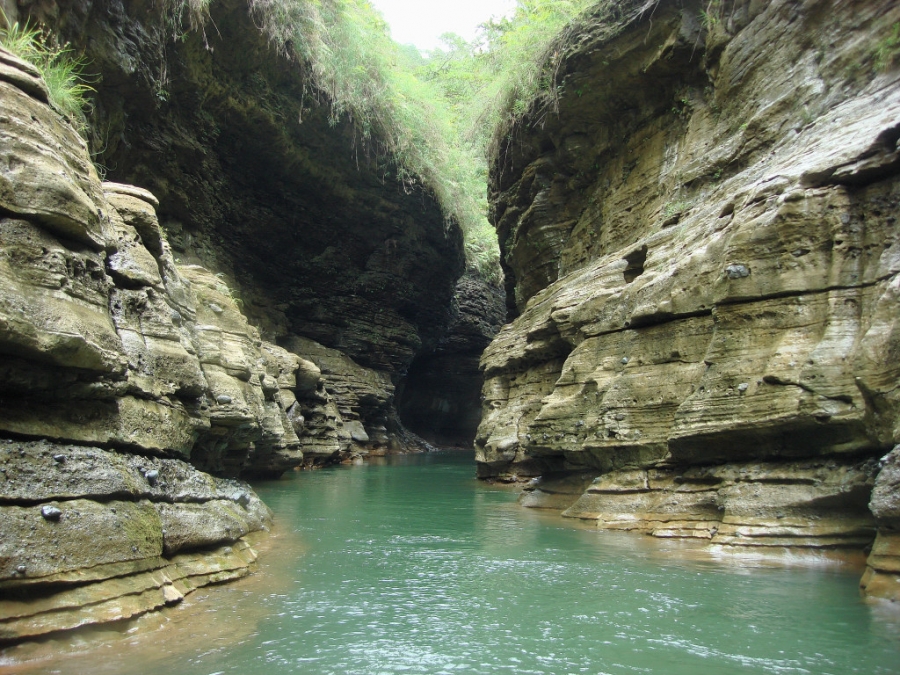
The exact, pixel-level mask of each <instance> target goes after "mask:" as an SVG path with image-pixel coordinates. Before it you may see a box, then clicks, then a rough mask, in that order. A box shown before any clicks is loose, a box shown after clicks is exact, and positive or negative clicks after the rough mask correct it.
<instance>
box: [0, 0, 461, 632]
mask: <svg viewBox="0 0 900 675" xmlns="http://www.w3.org/2000/svg"><path fill="white" fill-rule="evenodd" d="M26 9H27V11H28V12H30V15H31V17H32V18H36V19H37V20H40V21H42V22H44V23H45V24H47V25H48V26H50V27H52V28H53V29H55V30H56V31H57V34H58V35H59V36H61V37H62V39H69V40H71V42H72V44H73V45H75V46H76V48H84V50H85V55H86V58H87V60H88V61H89V62H90V64H91V68H92V69H94V70H95V73H96V82H95V83H94V85H95V87H96V89H97V92H96V100H95V104H94V105H95V108H94V111H93V113H94V114H93V115H92V117H91V122H92V125H93V126H92V130H91V133H92V134H93V139H94V140H95V141H98V139H99V143H97V144H95V145H94V146H93V147H94V148H95V150H96V151H95V153H94V155H93V160H94V161H93V162H92V158H91V155H90V154H89V152H88V146H87V145H86V143H85V142H84V141H83V140H82V139H81V137H80V136H79V135H78V134H77V133H76V131H75V130H74V129H73V127H72V126H71V125H70V124H69V123H68V122H67V121H66V120H65V119H63V118H62V117H61V116H59V115H58V114H57V113H56V112H55V111H54V110H52V109H51V107H50V106H49V105H48V95H47V90H46V87H45V86H44V84H43V83H42V81H41V80H40V78H39V76H38V74H37V72H36V71H35V70H34V69H33V68H31V67H30V66H28V65H27V64H25V63H23V62H21V61H19V60H18V59H16V58H15V57H14V56H12V55H11V54H8V53H6V52H2V51H0V373H2V375H3V377H2V381H0V642H2V641H11V640H12V641H14V640H20V639H23V638H28V637H33V636H38V635H43V634H47V633H52V632H54V631H59V630H64V629H69V628H74V627H77V626H81V625H85V624H90V623H101V622H106V621H114V620H118V619H123V618H128V617H131V616H135V615H138V614H141V613H143V612H146V611H149V610H152V609H156V608H159V607H162V606H164V605H167V604H173V603H176V602H178V601H179V600H180V599H181V598H182V597H183V595H184V594H185V593H187V592H189V591H191V590H193V589H194V588H196V587H198V586H202V585H204V584H208V583H216V582H220V581H226V580H229V579H233V578H237V577H239V576H243V575H245V574H247V573H248V572H249V570H250V569H251V567H252V564H253V562H254V560H255V558H256V553H255V552H254V550H253V548H252V543H253V540H254V537H256V536H257V535H256V533H258V532H262V531H264V530H266V529H267V528H268V525H269V523H270V518H271V516H270V514H269V512H268V509H267V508H266V507H265V505H263V504H262V503H261V502H260V501H259V499H258V498H257V497H256V496H255V494H254V493H253V491H252V489H250V487H249V486H248V485H247V484H245V483H242V482H240V481H236V480H233V478H235V477H239V476H240V477H259V476H263V477H267V476H276V475H278V474H280V473H282V472H283V471H285V470H287V469H289V468H292V467H297V466H299V465H300V464H301V463H302V462H304V461H306V462H316V461H334V460H335V459H343V458H346V457H348V456H351V455H364V454H367V453H384V452H390V451H404V450H410V449H419V448H420V447H424V446H423V444H422V443H421V442H420V441H419V439H417V438H416V437H415V436H414V435H412V434H411V433H409V432H408V431H406V430H405V429H404V428H403V425H402V424H401V423H400V421H399V417H398V414H397V411H396V407H395V402H394V395H395V388H396V386H397V384H398V383H399V382H400V381H401V380H402V378H403V376H404V374H405V371H406V369H407V367H408V366H409V364H410V363H411V362H412V361H413V359H414V358H415V356H416V355H417V354H418V353H420V352H430V351H431V350H433V349H434V347H435V345H437V344H439V342H440V340H441V337H442V334H443V331H444V330H445V328H446V326H447V324H448V323H449V321H450V319H451V317H452V316H453V312H452V304H453V303H452V299H453V295H454V287H455V282H456V279H457V278H458V277H459V275H460V274H461V273H462V270H463V255H462V240H461V235H460V232H459V230H458V228H457V227H456V225H455V224H453V223H449V224H448V223H446V222H445V221H444V218H443V215H442V214H441V212H440V210H439V208H438V207H437V204H436V202H435V201H434V200H433V198H432V197H431V196H430V195H429V194H428V193H427V192H426V191H425V190H423V189H422V188H421V187H416V186H409V185H404V184H403V183H401V182H400V181H398V180H397V178H396V176H395V167H393V166H391V165H390V163H389V162H386V160H385V158H384V157H381V156H378V155H376V154H374V153H373V154H372V155H371V156H369V155H367V154H366V152H367V150H368V149H369V148H366V147H365V146H361V145H359V144H358V143H357V142H356V140H355V133H356V132H355V130H354V128H353V126H352V124H351V123H350V122H349V121H344V122H340V123H338V124H337V125H333V124H331V122H330V120H329V112H328V105H327V100H325V99H324V98H323V97H322V95H321V93H319V92H310V91H308V90H307V89H306V86H307V84H306V81H305V79H304V77H303V74H302V64H296V63H290V62H288V61H286V60H285V59H283V58H281V57H280V56H279V55H278V54H277V53H276V52H275V51H274V50H273V49H272V48H271V47H270V45H269V44H268V43H267V41H266V39H265V37H264V36H263V35H262V34H261V33H260V32H259V30H258V29H257V28H256V27H255V25H254V24H253V21H252V17H251V16H250V15H249V14H248V6H247V4H246V3H245V2H238V1H237V0H222V1H221V2H217V3H213V5H212V15H211V17H210V24H209V25H210V26H212V25H214V26H215V27H216V31H215V33H213V32H212V31H205V30H204V29H203V28H202V27H200V28H198V29H197V30H195V31H187V32H184V33H183V34H182V33H181V32H180V31H181V29H182V27H180V26H177V25H176V24H173V23H172V21H171V18H172V17H171V15H170V14H166V13H164V12H162V11H161V10H162V9H165V8H161V7H159V6H157V5H156V4H155V3H145V2H141V1H139V0H135V1H133V2H119V1H117V0H100V1H98V2H92V1H90V0H85V1H84V2H76V3H65V4H64V5H57V4H56V3H55V2H53V1H52V0H51V1H47V2H43V1H42V2H36V3H28V4H27V5H25V4H20V6H19V10H20V12H21V14H20V18H22V19H24V17H25V11H26ZM174 38H178V39H174ZM98 166H99V168H100V169H101V171H103V172H105V173H106V178H107V179H111V180H105V181H104V180H101V177H100V175H99V174H98V171H97V167H98ZM112 179H114V180H112ZM136 185H139V186H140V187H136ZM147 188H149V189H147ZM468 376H469V377H472V378H475V380H474V381H477V377H478V374H477V373H475V372H474V370H473V371H472V372H470V373H469V374H468ZM204 472H206V473H204ZM210 474H213V475H210ZM214 476H215V477H214Z"/></svg>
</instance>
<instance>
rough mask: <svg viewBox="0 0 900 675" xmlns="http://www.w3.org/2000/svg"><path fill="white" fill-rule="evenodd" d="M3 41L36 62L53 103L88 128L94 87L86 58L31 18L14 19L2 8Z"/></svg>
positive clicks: (0, 37)
mask: <svg viewBox="0 0 900 675" xmlns="http://www.w3.org/2000/svg"><path fill="white" fill-rule="evenodd" d="M0 24H2V26H0V44H2V45H3V47H4V48H6V49H7V50H8V51H10V52H12V53H13V54H14V55H15V56H18V57H19V58H20V59H22V60H23V61H27V62H28V63H30V64H32V65H33V66H35V67H36V68H37V69H38V71H39V72H40V74H41V77H43V79H44V82H45V83H46V84H47V89H48V91H49V93H50V104H51V105H52V106H53V107H54V108H55V109H56V110H57V111H58V112H59V113H61V114H62V115H64V116H65V117H68V118H69V119H70V120H71V121H72V122H73V123H74V124H75V126H76V128H77V129H78V130H79V132H84V130H85V129H86V128H87V118H86V116H85V111H86V110H87V109H88V105H89V103H88V95H89V93H90V92H91V91H93V88H92V87H91V86H90V85H88V84H87V83H86V82H85V77H84V60H83V59H82V58H81V57H79V56H78V55H76V54H75V53H74V51H73V50H72V49H71V48H70V47H68V45H59V44H57V43H56V42H55V41H54V39H53V37H52V35H51V34H50V33H49V32H47V31H46V30H43V29H39V28H35V27H33V26H31V25H30V24H29V23H28V22H25V23H24V24H20V23H19V22H18V21H16V22H12V23H11V22H10V21H9V19H8V18H7V16H6V14H5V13H4V12H2V10H0Z"/></svg>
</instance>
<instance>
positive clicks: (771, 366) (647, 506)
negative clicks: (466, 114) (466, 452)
mask: <svg viewBox="0 0 900 675" xmlns="http://www.w3.org/2000/svg"><path fill="white" fill-rule="evenodd" d="M611 4H612V3H611ZM715 6H716V9H715V13H714V14H713V15H711V16H710V15H707V18H706V19H705V20H704V18H703V14H702V13H701V10H702V11H703V12H706V11H710V10H711V9H712V7H711V6H709V3H703V2H684V3H676V2H666V1H663V2H659V3H656V2H639V1H630V2H620V3H615V6H612V7H610V6H604V7H601V8H599V9H598V10H596V14H595V15H594V16H592V17H589V18H588V19H586V20H585V22H584V23H583V25H581V26H578V27H576V29H575V30H574V32H573V33H572V34H571V35H572V36H571V38H570V39H569V40H568V41H567V42H565V43H564V44H560V45H559V50H558V52H557V55H558V56H557V60H556V61H554V63H553V64H552V67H553V69H554V71H555V72H556V73H557V74H558V75H557V76H558V84H559V86H558V87H557V88H556V92H557V95H558V98H557V99H556V100H549V99H547V100H545V99H542V100H538V101H535V102H534V104H533V106H532V108H531V110H530V113H529V114H528V115H526V117H525V119H524V120H522V121H521V122H519V123H517V125H516V126H515V127H514V128H511V129H506V130H504V133H503V134H502V135H499V136H498V139H500V140H498V143H497V147H496V154H495V158H494V162H493V166H492V170H491V203H492V217H493V220H494V223H495V225H496V227H497V231H498V234H499V237H500V242H501V247H502V253H503V260H504V264H505V268H506V271H507V280H508V294H509V297H510V307H511V311H512V312H513V314H514V315H516V318H515V320H514V321H513V322H512V323H511V324H509V325H507V326H505V327H504V328H503V329H502V330H501V332H500V333H499V335H498V336H497V338H496V339H495V340H494V341H493V343H492V344H491V346H490V347H489V348H488V349H487V351H486V352H485V355H484V357H483V360H482V367H483V369H484V373H485V387H484V397H485V408H484V420H483V422H482V424H481V427H480V429H479V433H478V438H477V441H476V447H477V459H478V466H479V474H480V475H481V476H483V477H499V478H507V479H512V478H522V477H529V476H544V478H542V479H541V480H539V481H537V483H536V484H535V485H533V486H531V487H532V489H531V490H530V491H529V492H528V493H526V496H525V497H523V499H524V500H525V501H526V502H527V503H529V504H531V505H537V506H540V505H545V504H546V505H552V506H553V507H554V508H560V509H568V511H567V515H571V516H575V517H580V518H587V519H595V520H596V521H597V522H598V524H599V525H600V526H602V527H615V528H619V527H623V528H628V529H637V530H642V531H647V532H650V533H654V534H657V535H658V536H690V537H696V536H700V537H703V538H710V540H711V541H712V542H714V543H722V544H728V545H758V544H765V545H770V544H775V545H778V544H780V545H800V546H807V545H809V546H853V547H861V546H863V545H864V544H865V543H866V541H867V540H871V538H872V537H873V536H874V527H875V521H874V519H873V517H872V513H870V511H869V509H868V508H867V506H866V503H867V500H868V497H867V495H868V493H869V491H870V490H871V488H872V485H873V482H874V477H875V475H874V474H875V471H874V468H873V467H874V465H873V464H872V460H873V458H876V459H877V458H878V457H881V456H882V455H883V454H884V453H885V451H886V450H887V449H889V448H891V447H892V446H893V445H894V444H895V443H896V442H898V441H900V436H898V434H900V426H898V424H900V414H898V413H900V408H898V403H900V398H898V396H900V390H898V376H900V370H898V368H900V360H898V359H897V357H896V354H897V349H898V344H900V343H898V335H900V333H898V330H900V323H898V321H900V315H898V312H897V306H898V305H897V301H898V295H897V294H898V288H900V276H898V272H900V249H898V243H900V239H898V236H900V230H898V225H897V206H898V202H900V181H898V180H897V176H898V173H900V161H898V155H897V140H898V138H900V127H898V126H897V125H898V120H900V81H898V79H900V70H898V68H897V63H896V62H894V63H891V62H890V60H889V59H888V60H887V61H885V60H883V59H882V60H879V59H878V58H877V54H876V47H877V45H878V44H879V43H880V41H883V40H884V39H885V38H886V37H889V35H890V34H891V30H892V26H894V25H896V23H897V22H898V21H900V9H898V8H897V7H896V6H895V4H894V3H890V2H886V1H885V2H871V3H863V4H859V3H843V4H842V3H836V4H835V3H830V2H824V1H822V2H817V1H814V2H807V3H803V4H802V5H800V4H797V3H793V2H784V1H780V0H779V1H773V2H768V3H762V2H753V1H744V0H735V1H733V2H723V3H715ZM554 106H558V109H557V110H555V111H554V110H553V109H552V108H553V107H554ZM547 107H550V108H551V110H550V111H549V112H548V111H547ZM507 132H508V133H507ZM561 476H568V478H566V479H565V480H563V479H562V478H561ZM561 480H562V482H560V481H561ZM582 488H583V490H582ZM873 508H874V507H873ZM876 515H878V514H877V513H876ZM880 517H881V518H884V517H885V516H880ZM882 541H886V540H882ZM873 555H874V554H873ZM875 560H876V561H877V560H879V558H877V557H876V558H875ZM877 564H881V563H877Z"/></svg>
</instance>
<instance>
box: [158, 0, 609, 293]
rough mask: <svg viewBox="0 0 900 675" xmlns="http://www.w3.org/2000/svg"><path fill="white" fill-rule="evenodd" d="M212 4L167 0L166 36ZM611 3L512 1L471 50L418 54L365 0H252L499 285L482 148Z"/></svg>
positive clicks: (338, 108)
mask: <svg viewBox="0 0 900 675" xmlns="http://www.w3.org/2000/svg"><path fill="white" fill-rule="evenodd" d="M210 2H211V0H168V3H169V17H170V20H171V21H172V22H173V24H172V25H173V30H172V32H173V35H175V36H178V35H180V34H181V31H184V30H189V29H196V28H198V27H202V26H203V25H205V21H206V18H207V15H208V10H209V5H210ZM598 4H613V3H612V0H519V3H518V7H517V9H516V11H515V13H514V15H513V16H512V17H511V18H508V19H507V18H504V19H500V20H496V21H490V22H488V23H486V24H484V25H483V26H482V32H481V35H480V37H479V39H477V40H475V41H474V42H472V43H468V42H466V41H465V40H463V39H462V38H460V37H458V36H455V35H452V34H448V35H446V36H445V38H444V48H442V49H438V50H435V51H434V52H432V53H430V54H427V55H423V54H420V53H419V52H418V50H416V49H415V48H414V47H410V46H400V45H398V44H396V43H395V42H393V40H391V39H390V36H389V32H388V28H387V25H386V24H385V22H384V20H383V19H382V17H381V15H380V14H379V13H378V12H377V11H376V10H375V9H374V8H373V7H372V6H371V5H370V4H369V2H368V0H250V6H251V8H252V12H253V15H254V19H255V21H256V23H257V25H259V26H260V27H261V28H262V30H263V31H264V33H265V34H266V35H268V37H269V38H270V40H271V41H272V43H273V45H274V46H275V47H276V48H277V49H278V50H279V51H280V52H281V53H283V54H285V55H286V56H288V57H289V58H292V59H293V60H295V61H296V62H297V64H298V67H300V68H302V69H304V71H305V72H306V73H307V75H308V77H309V80H310V84H311V85H312V86H311V88H310V90H311V91H314V92H323V93H324V94H325V95H327V97H328V102H329V103H330V105H331V118H332V121H333V122H334V123H336V122H337V121H338V120H339V119H342V118H345V117H347V118H349V119H351V120H352V121H353V123H354V125H355V127H356V130H357V133H358V138H359V142H360V143H361V144H363V145H364V146H365V147H366V148H368V149H371V150H374V151H375V152H376V153H378V154H383V155H387V156H389V157H391V158H392V159H393V160H394V166H395V170H396V173H397V176H398V178H399V179H400V181H401V182H402V184H404V185H405V186H406V187H407V188H412V187H413V186H415V185H422V186H424V187H426V188H427V189H429V190H431V191H432V192H433V193H434V194H435V196H436V197H437V199H438V201H439V202H440V204H441V205H442V207H443V210H444V213H445V214H446V217H447V218H448V219H452V220H455V221H456V222H458V223H459V224H460V226H461V227H462V229H463V232H464V234H465V241H466V253H467V257H468V260H469V263H470V265H471V266H472V267H474V268H477V269H478V270H479V271H480V272H481V273H482V274H483V275H484V276H486V277H488V278H493V279H495V280H497V279H499V276H500V269H499V263H498V258H499V256H498V254H499V251H498V247H497V242H496V236H495V233H494V231H493V228H491V226H490V224H489V223H488V221H487V218H486V213H487V159H486V157H487V151H488V146H489V144H490V142H491V139H492V137H493V135H494V134H495V130H496V129H498V128H501V127H502V126H503V125H504V124H505V123H506V124H508V123H509V122H510V121H511V120H514V119H515V118H517V117H518V116H521V115H522V114H523V113H524V112H525V110H526V108H527V106H528V105H529V103H530V102H531V101H532V99H534V98H535V97H536V96H537V95H538V94H539V93H541V92H549V93H551V94H552V95H553V94H555V84H556V83H555V71H554V68H555V67H556V66H557V65H558V63H559V57H560V54H559V51H558V49H557V51H556V52H554V50H553V47H552V45H554V44H556V43H555V42H554V40H557V39H558V38H559V36H560V33H561V32H562V31H563V30H564V28H565V26H566V25H567V24H568V23H569V22H570V21H572V19H573V18H575V17H576V16H577V15H578V14H579V13H581V12H582V11H584V10H585V9H586V8H588V7H590V6H594V5H598Z"/></svg>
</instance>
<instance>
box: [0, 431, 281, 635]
mask: <svg viewBox="0 0 900 675" xmlns="http://www.w3.org/2000/svg"><path fill="white" fill-rule="evenodd" d="M0 466H2V467H3V469H2V470H0V533H2V537H0V642H3V641H10V640H21V639H23V638H27V637H35V636H38V635H43V634H46V633H51V632H56V631H60V630H66V629H71V628H76V627H78V626H82V625H85V624H89V623H100V622H104V621H112V620H119V619H124V618H130V617H132V616H135V615H137V614H142V613H144V612H147V611H150V610H153V609H157V608H160V607H163V606H165V605H172V604H175V603H177V602H179V601H180V600H181V599H182V598H183V597H184V595H185V594H187V593H189V592H190V591H192V590H194V589H196V588H199V587H201V586H205V585H207V584H209V583H218V582H222V581H227V580H231V579H236V578H240V577H242V576H245V575H246V574H248V573H249V571H250V570H251V569H252V564H253V563H254V561H255V560H256V553H255V552H254V550H253V548H252V547H251V543H250V542H252V537H251V538H250V539H249V540H248V539H247V535H250V534H251V533H254V532H261V531H263V530H265V529H267V528H268V525H269V524H270V521H271V515H270V513H269V510H268V508H266V506H265V505H264V504H263V503H262V502H261V501H260V500H259V498H258V497H257V496H256V495H255V494H254V493H253V491H252V490H251V489H250V488H249V486H247V485H246V484H245V483H241V482H239V481H232V480H225V479H220V478H213V477H212V476H210V475H208V474H204V473H201V472H199V471H197V470H196V469H194V468H193V467H192V466H190V465H189V464H187V463H185V462H183V461H180V460H176V459H160V458H154V457H146V456H139V455H127V454H122V453H118V452H115V451H112V450H104V449H101V448H96V447H89V446H81V445H65V444H60V443H51V442H49V441H32V442H29V441H14V440H6V441H0Z"/></svg>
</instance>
